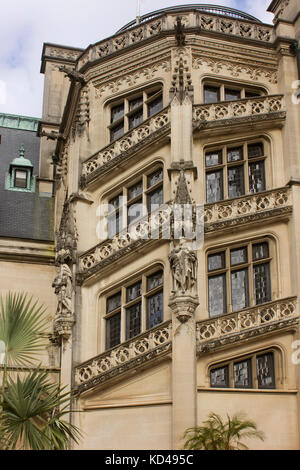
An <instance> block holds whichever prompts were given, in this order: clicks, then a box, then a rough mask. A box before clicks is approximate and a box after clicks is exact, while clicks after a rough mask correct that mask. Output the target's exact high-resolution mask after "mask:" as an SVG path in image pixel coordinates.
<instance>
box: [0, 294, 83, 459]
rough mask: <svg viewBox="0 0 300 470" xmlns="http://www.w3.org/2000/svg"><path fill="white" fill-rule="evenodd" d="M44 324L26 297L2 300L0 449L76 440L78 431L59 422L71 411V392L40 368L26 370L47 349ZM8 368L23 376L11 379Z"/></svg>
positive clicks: (35, 305) (44, 319) (60, 446)
mask: <svg viewBox="0 0 300 470" xmlns="http://www.w3.org/2000/svg"><path fill="white" fill-rule="evenodd" d="M48 326H49V324H48V319H47V317H46V315H45V309H44V308H43V307H42V306H38V303H37V302H35V303H34V302H33V301H32V299H31V298H30V299H28V296H27V295H26V294H23V293H20V294H12V293H9V294H7V296H6V298H5V299H3V298H2V297H1V296H0V359H1V361H0V364H1V363H2V364H4V367H3V378H2V392H1V402H0V449H16V448H25V449H32V450H42V449H44V450H46V449H61V450H62V449H66V448H67V447H68V445H69V441H70V440H73V441H75V442H78V439H79V436H80V433H79V431H78V429H77V428H76V427H75V426H73V425H72V424H70V423H69V422H68V421H64V420H63V419H62V418H63V417H64V416H65V415H67V414H68V413H69V407H70V398H71V395H70V393H66V392H64V390H63V389H61V388H60V386H59V385H57V384H54V383H53V382H52V381H51V380H50V375H49V373H48V372H45V371H43V370H41V369H40V367H39V366H38V367H37V368H36V369H33V370H32V371H31V372H28V369H27V372H25V369H24V368H28V367H29V366H31V367H32V366H33V365H34V359H35V357H36V355H37V354H38V353H40V352H41V351H42V350H43V349H44V348H45V346H46V344H47V341H46V338H47V328H48ZM8 366H18V367H19V368H20V369H19V370H20V371H22V377H20V374H18V376H17V379H16V380H14V379H12V377H9V376H8V374H7V370H8ZM22 368H23V369H22Z"/></svg>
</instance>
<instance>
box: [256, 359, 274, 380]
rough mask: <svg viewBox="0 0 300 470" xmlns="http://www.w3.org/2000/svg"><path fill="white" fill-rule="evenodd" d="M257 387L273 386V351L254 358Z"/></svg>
mask: <svg viewBox="0 0 300 470" xmlns="http://www.w3.org/2000/svg"><path fill="white" fill-rule="evenodd" d="M256 368H257V380H258V388H275V373H274V357H273V353H268V354H264V355H262V356H257V358H256Z"/></svg>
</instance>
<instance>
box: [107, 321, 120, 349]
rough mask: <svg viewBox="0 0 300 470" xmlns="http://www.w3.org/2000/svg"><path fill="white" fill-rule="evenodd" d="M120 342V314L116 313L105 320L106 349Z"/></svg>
mask: <svg viewBox="0 0 300 470" xmlns="http://www.w3.org/2000/svg"><path fill="white" fill-rule="evenodd" d="M120 342H121V314H120V313H118V314H117V315H114V316H113V317H111V318H108V319H107V320H106V349H110V348H113V347H114V346H117V345H118V344H120Z"/></svg>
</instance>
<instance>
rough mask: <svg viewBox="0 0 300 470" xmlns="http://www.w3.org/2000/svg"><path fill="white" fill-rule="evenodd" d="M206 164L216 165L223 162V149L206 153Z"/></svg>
mask: <svg viewBox="0 0 300 470" xmlns="http://www.w3.org/2000/svg"><path fill="white" fill-rule="evenodd" d="M205 164H206V166H214V165H221V164H222V151H221V150H219V151H216V152H209V153H206V154H205Z"/></svg>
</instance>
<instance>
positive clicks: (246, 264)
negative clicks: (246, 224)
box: [207, 238, 272, 317]
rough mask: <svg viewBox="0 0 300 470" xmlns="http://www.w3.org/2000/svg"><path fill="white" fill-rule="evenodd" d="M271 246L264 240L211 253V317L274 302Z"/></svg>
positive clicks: (208, 260)
mask: <svg viewBox="0 0 300 470" xmlns="http://www.w3.org/2000/svg"><path fill="white" fill-rule="evenodd" d="M270 245H271V242H270V240H269V239H267V238H264V239H260V240H257V241H252V242H248V243H242V242H241V243H239V244H236V245H233V246H229V247H226V248H223V249H218V251H214V252H209V253H208V255H207V275H208V311H209V315H210V317H216V316H219V315H223V314H225V313H229V312H235V311H239V310H242V309H243V308H247V307H251V306H255V305H259V304H262V303H265V302H269V301H271V300H272V291H271V262H272V256H271V246H270Z"/></svg>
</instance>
